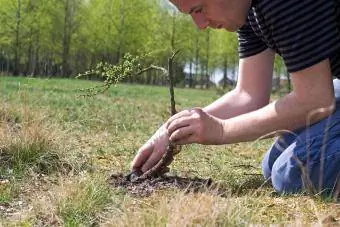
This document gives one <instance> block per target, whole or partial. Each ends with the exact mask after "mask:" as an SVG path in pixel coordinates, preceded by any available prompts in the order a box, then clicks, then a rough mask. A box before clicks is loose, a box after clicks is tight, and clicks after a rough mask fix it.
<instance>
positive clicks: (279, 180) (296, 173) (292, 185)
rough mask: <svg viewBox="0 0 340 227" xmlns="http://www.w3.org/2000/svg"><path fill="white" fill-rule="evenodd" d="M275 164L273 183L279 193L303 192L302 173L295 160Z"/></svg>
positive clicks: (272, 176)
mask: <svg viewBox="0 0 340 227" xmlns="http://www.w3.org/2000/svg"><path fill="white" fill-rule="evenodd" d="M280 161H281V160H278V161H277V162H275V163H274V165H273V168H272V172H271V181H272V185H273V187H274V189H275V190H276V191H277V192H278V193H281V194H282V193H288V194H289V193H297V192H300V191H302V190H303V187H304V186H303V185H304V184H303V183H302V176H303V174H302V171H301V168H300V167H299V166H298V165H297V163H296V162H295V161H294V160H286V161H285V162H280Z"/></svg>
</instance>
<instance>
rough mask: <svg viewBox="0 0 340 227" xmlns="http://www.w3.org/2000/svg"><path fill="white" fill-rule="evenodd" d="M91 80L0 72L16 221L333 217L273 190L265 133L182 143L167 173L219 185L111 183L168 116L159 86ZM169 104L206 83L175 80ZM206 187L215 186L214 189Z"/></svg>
mask: <svg viewBox="0 0 340 227" xmlns="http://www.w3.org/2000/svg"><path fill="white" fill-rule="evenodd" d="M94 85H98V83H97V82H89V81H82V80H67V79H64V80H62V79H35V78H19V77H0V94H1V97H0V100H1V104H2V108H1V109H0V124H1V129H0V163H1V167H0V174H1V175H0V177H1V178H0V218H1V222H2V224H3V225H5V226H8V225H12V226H15V225H20V226H31V225H34V226H78V225H85V226H90V225H99V226H185V225H204V226H216V225H222V226H249V225H262V224H281V223H290V224H291V225H293V226H301V225H302V224H305V225H306V226H308V225H310V224H314V225H318V224H320V225H322V224H326V225H327V224H330V225H335V224H339V223H338V221H339V220H340V204H338V203H335V202H334V200H332V199H331V198H321V197H320V196H317V195H316V196H315V195H302V194H301V195H284V196H282V195H277V194H276V193H275V191H274V190H273V189H272V187H271V186H270V185H269V184H268V183H266V182H265V181H264V180H263V178H262V176H261V169H260V163H261V158H262V156H263V154H264V152H265V151H266V150H267V149H268V147H269V146H270V144H271V143H272V142H273V139H266V140H260V141H255V142H251V143H242V144H234V145H226V146H200V145H190V146H185V147H183V150H182V152H181V153H180V154H179V155H178V156H177V157H176V160H175V162H174V163H173V164H172V165H171V166H170V167H171V171H170V173H169V174H170V175H171V176H176V177H181V178H183V179H206V180H208V179H211V181H212V182H213V184H218V185H219V189H218V190H217V189H216V188H211V189H210V190H209V189H207V187H202V188H201V190H186V189H183V188H167V187H165V188H164V187H163V188H162V187H161V188H158V189H156V190H155V191H153V192H152V193H150V194H148V195H147V196H140V195H135V194H133V193H130V192H129V191H127V190H125V189H124V188H120V187H115V186H117V185H114V184H112V181H110V179H111V180H112V178H110V177H111V176H112V174H115V176H117V174H124V173H128V172H129V166H130V162H131V160H132V158H133V156H134V154H135V153H136V151H137V149H138V148H139V147H140V146H141V145H142V144H143V143H144V142H145V141H146V140H147V139H148V138H149V136H151V135H152V134H153V133H154V132H155V130H156V129H157V128H158V127H159V126H160V125H161V124H162V122H164V120H166V119H167V117H168V116H169V101H168V100H169V97H168V90H167V88H165V87H151V86H141V85H123V84H119V85H117V86H116V87H112V88H111V89H110V90H109V91H108V92H106V93H105V94H101V95H98V96H96V97H93V98H84V97H80V95H82V94H83V93H82V92H81V91H79V90H78V89H80V88H87V87H92V86H94ZM175 94H176V101H177V109H178V110H183V109H185V108H191V107H195V106H204V105H206V104H209V103H210V102H212V101H213V100H215V99H216V98H218V97H219V96H220V95H221V94H220V93H219V92H216V91H215V90H208V91H207V90H192V89H176V90H175ZM214 189H216V190H214Z"/></svg>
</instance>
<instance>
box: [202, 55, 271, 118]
mask: <svg viewBox="0 0 340 227" xmlns="http://www.w3.org/2000/svg"><path fill="white" fill-rule="evenodd" d="M274 55H275V53H274V52H273V51H272V50H270V49H267V50H265V51H263V52H261V53H259V54H257V55H254V56H252V57H248V58H244V59H241V60H240V64H239V77H238V81H237V86H236V88H235V89H234V90H232V91H231V92H228V93H227V94H226V95H224V96H223V97H221V98H220V99H218V100H216V101H215V102H213V103H212V104H210V105H209V106H207V107H205V108H204V109H203V110H204V111H205V112H207V113H208V114H211V115H213V116H215V117H218V118H221V119H228V118H232V117H235V116H238V115H240V114H244V113H248V112H250V111H254V110H257V109H259V108H262V107H264V106H265V105H267V104H268V103H269V98H270V91H271V86H272V75H273V64H274Z"/></svg>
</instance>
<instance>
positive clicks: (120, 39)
mask: <svg viewBox="0 0 340 227" xmlns="http://www.w3.org/2000/svg"><path fill="white" fill-rule="evenodd" d="M120 4H121V5H120V8H119V11H120V14H119V16H120V18H119V26H118V44H117V52H116V59H115V63H116V64H118V63H119V61H120V58H121V54H122V53H121V51H122V45H123V39H124V37H123V33H124V29H125V3H124V1H120ZM132 80H133V79H132Z"/></svg>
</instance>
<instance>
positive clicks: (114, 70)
mask: <svg viewBox="0 0 340 227" xmlns="http://www.w3.org/2000/svg"><path fill="white" fill-rule="evenodd" d="M177 54H178V51H174V52H173V53H172V55H171V56H170V57H169V59H168V69H166V68H163V67H160V66H156V65H149V66H146V67H145V66H143V63H142V60H143V58H144V57H145V56H143V57H139V56H132V55H130V54H126V55H125V56H124V58H123V61H122V62H121V63H120V64H118V65H112V64H109V63H99V64H98V65H97V66H96V68H95V69H92V70H89V71H87V72H85V73H83V74H79V75H78V77H77V78H79V77H82V76H89V75H95V76H99V77H102V78H103V79H104V83H103V84H102V85H99V86H96V87H92V88H87V89H82V91H84V92H85V95H84V96H88V97H93V96H95V95H97V94H99V93H103V92H105V91H106V90H108V89H109V88H110V87H111V86H113V85H116V84H117V83H118V82H120V81H122V80H123V79H125V78H128V77H132V76H138V75H140V74H142V73H144V72H147V71H149V70H157V71H161V72H162V73H163V74H164V76H166V77H167V78H168V79H169V93H170V108H171V109H170V114H171V116H172V115H174V114H176V113H177V111H176V102H175V92H174V85H175V83H174V76H173V61H174V58H175V57H176V55H177ZM180 150H181V146H179V145H174V144H172V143H171V142H170V143H169V145H168V147H167V149H166V152H165V154H164V155H163V157H162V158H161V160H160V161H159V162H158V163H157V164H156V165H155V166H154V167H153V168H151V169H150V170H148V171H147V172H145V173H143V172H142V171H140V170H135V171H133V172H131V173H129V174H128V175H127V176H126V179H127V180H129V181H133V182H136V181H143V180H145V179H148V178H151V177H155V176H160V175H162V174H164V173H166V172H168V171H169V168H168V166H169V165H170V163H171V162H172V161H173V158H174V156H175V155H176V154H178V153H179V152H180Z"/></svg>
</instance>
